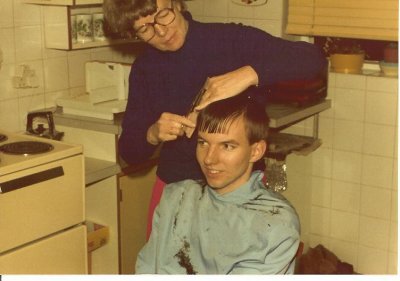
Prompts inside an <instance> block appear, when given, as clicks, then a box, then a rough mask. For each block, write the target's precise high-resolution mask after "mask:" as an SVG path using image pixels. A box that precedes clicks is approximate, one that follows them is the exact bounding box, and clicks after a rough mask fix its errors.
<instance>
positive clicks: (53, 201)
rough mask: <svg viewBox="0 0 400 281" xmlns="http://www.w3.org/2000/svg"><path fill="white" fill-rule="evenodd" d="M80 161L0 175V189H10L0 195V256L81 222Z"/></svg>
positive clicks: (78, 158) (75, 158)
mask: <svg viewBox="0 0 400 281" xmlns="http://www.w3.org/2000/svg"><path fill="white" fill-rule="evenodd" d="M83 161H84V160H83V155H76V156H73V157H67V158H64V159H61V160H58V161H53V162H49V163H47V164H43V165H38V166H33V167H32V168H29V169H24V170H21V171H18V172H15V173H11V174H7V175H4V176H0V187H3V188H4V187H6V186H14V190H12V191H9V192H5V193H0V253H3V252H5V251H7V250H10V249H12V248H15V247H18V246H21V245H23V244H25V243H28V242H31V241H33V240H36V239H40V238H42V237H45V236H47V235H49V234H52V233H55V232H57V231H59V230H61V229H65V228H68V227H71V226H73V225H76V224H79V223H81V222H83V221H84V220H85V216H84V206H85V201H84V198H85V193H84V192H85V184H84V163H83ZM33 182H36V183H33ZM0 273H1V272H0Z"/></svg>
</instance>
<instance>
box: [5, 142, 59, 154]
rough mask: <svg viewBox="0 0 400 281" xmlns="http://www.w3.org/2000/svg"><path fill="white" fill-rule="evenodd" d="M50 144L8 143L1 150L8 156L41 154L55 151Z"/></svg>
mask: <svg viewBox="0 0 400 281" xmlns="http://www.w3.org/2000/svg"><path fill="white" fill-rule="evenodd" d="M53 148H54V147H53V146H52V145H51V144H49V143H45V142H40V141H18V142H11V143H6V144H4V145H2V146H1V147H0V150H1V151H3V152H4V153H7V154H39V153H44V152H48V151H50V150H53Z"/></svg>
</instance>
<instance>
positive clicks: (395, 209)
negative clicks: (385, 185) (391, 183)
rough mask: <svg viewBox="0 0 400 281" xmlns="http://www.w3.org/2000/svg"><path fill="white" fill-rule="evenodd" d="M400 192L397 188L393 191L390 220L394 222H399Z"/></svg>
mask: <svg viewBox="0 0 400 281" xmlns="http://www.w3.org/2000/svg"><path fill="white" fill-rule="evenodd" d="M398 196H399V195H398V192H397V190H393V191H392V204H391V211H390V220H391V221H392V222H397V221H398V215H399V202H398V199H399V197H398Z"/></svg>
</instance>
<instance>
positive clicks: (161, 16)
mask: <svg viewBox="0 0 400 281" xmlns="http://www.w3.org/2000/svg"><path fill="white" fill-rule="evenodd" d="M174 20H175V12H174V7H173V1H171V8H165V9H162V10H160V11H159V12H158V13H157V14H156V15H155V16H154V21H153V22H149V23H145V24H143V25H142V26H141V27H139V28H138V29H136V30H135V33H136V36H138V37H139V38H140V39H142V40H143V41H145V42H149V41H150V40H151V39H153V37H154V35H156V32H157V31H156V29H155V28H154V25H156V24H158V25H162V26H167V25H169V24H171V23H172V22H173V21H174Z"/></svg>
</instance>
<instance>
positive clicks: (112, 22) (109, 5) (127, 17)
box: [103, 0, 186, 37]
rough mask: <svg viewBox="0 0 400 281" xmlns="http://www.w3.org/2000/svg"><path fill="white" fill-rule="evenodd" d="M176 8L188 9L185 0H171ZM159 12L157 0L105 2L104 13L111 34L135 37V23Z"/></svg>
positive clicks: (114, 0)
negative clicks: (178, 6)
mask: <svg viewBox="0 0 400 281" xmlns="http://www.w3.org/2000/svg"><path fill="white" fill-rule="evenodd" d="M171 1H173V2H175V3H174V6H176V5H177V4H178V5H180V6H181V9H182V11H183V10H185V9H186V4H185V3H184V1H183V0H171ZM156 11H157V0H104V1H103V12H104V17H105V20H106V26H107V28H108V29H109V30H110V32H111V33H117V34H120V35H122V36H124V37H126V36H128V37H133V36H134V31H133V23H134V22H135V21H136V20H137V19H139V18H141V17H146V16H149V15H152V14H154V13H155V12H156Z"/></svg>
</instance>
